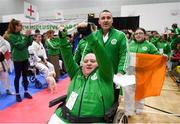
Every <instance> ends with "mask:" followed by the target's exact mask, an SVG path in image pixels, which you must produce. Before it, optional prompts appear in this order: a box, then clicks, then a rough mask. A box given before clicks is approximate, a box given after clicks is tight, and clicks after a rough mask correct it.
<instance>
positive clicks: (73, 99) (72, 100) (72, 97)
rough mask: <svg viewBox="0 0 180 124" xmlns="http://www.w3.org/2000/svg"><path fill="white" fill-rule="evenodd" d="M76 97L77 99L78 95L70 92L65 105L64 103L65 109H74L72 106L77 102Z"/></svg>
mask: <svg viewBox="0 0 180 124" xmlns="http://www.w3.org/2000/svg"><path fill="white" fill-rule="evenodd" d="M77 97H78V94H77V93H76V92H74V91H72V93H71V95H70V97H69V99H68V101H67V103H66V107H67V108H68V109H69V110H72V109H73V107H74V104H75V102H76V100H77Z"/></svg>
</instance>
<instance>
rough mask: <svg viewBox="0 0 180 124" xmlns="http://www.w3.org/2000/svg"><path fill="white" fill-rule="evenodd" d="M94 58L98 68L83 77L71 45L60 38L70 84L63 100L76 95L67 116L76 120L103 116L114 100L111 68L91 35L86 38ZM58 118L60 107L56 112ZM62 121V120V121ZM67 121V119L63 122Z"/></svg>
mask: <svg viewBox="0 0 180 124" xmlns="http://www.w3.org/2000/svg"><path fill="white" fill-rule="evenodd" d="M86 40H87V41H88V43H89V45H90V46H91V48H92V50H93V52H94V53H95V55H96V60H97V63H98V68H96V69H95V70H94V71H93V72H92V73H91V74H90V75H89V76H88V77H87V78H85V77H84V75H83V73H82V71H81V68H80V67H79V66H78V65H77V63H76V62H75V61H74V59H73V55H72V52H71V51H72V50H71V45H70V44H69V43H68V42H67V40H66V39H61V45H60V49H61V52H62V57H63V60H64V63H65V67H66V69H67V72H68V74H69V76H70V78H71V83H70V86H69V88H68V92H67V100H68V99H69V96H70V94H71V93H72V91H74V92H76V93H77V94H78V97H77V99H76V102H75V104H74V107H73V108H72V110H70V113H71V114H72V115H73V116H76V117H103V116H104V114H105V113H106V112H107V111H108V110H109V109H110V108H111V107H112V105H113V101H114V89H113V68H112V63H111V62H110V60H109V59H108V57H107V54H104V53H106V51H105V50H104V48H103V47H102V46H101V45H99V44H98V42H97V40H96V38H95V37H94V34H91V35H89V36H88V37H87V39H86ZM55 113H56V115H57V116H59V117H60V118H61V116H62V113H61V108H59V109H57V110H56V112H55ZM63 120H64V119H63ZM66 121H67V120H66Z"/></svg>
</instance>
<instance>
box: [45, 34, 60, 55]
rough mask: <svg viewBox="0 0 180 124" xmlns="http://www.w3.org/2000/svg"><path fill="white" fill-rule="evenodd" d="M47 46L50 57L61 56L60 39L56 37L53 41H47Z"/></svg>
mask: <svg viewBox="0 0 180 124" xmlns="http://www.w3.org/2000/svg"><path fill="white" fill-rule="evenodd" d="M46 46H47V48H48V55H59V54H60V50H59V46H60V39H59V37H54V38H52V39H48V40H46Z"/></svg>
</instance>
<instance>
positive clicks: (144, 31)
mask: <svg viewBox="0 0 180 124" xmlns="http://www.w3.org/2000/svg"><path fill="white" fill-rule="evenodd" d="M137 30H141V31H143V33H144V34H146V30H145V29H144V28H137V29H136V30H135V32H136V31H137Z"/></svg>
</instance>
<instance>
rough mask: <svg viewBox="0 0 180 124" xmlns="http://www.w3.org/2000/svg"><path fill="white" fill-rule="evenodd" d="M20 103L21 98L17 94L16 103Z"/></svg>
mask: <svg viewBox="0 0 180 124" xmlns="http://www.w3.org/2000/svg"><path fill="white" fill-rule="evenodd" d="M21 101H22V99H21V96H20V95H19V94H18V95H16V102H21Z"/></svg>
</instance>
